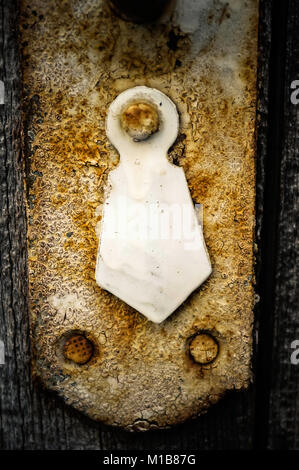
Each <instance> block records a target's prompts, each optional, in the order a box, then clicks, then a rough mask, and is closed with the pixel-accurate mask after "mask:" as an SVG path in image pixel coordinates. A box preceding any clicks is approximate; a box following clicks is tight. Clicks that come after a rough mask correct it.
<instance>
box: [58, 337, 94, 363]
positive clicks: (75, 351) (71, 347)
mask: <svg viewBox="0 0 299 470" xmlns="http://www.w3.org/2000/svg"><path fill="white" fill-rule="evenodd" d="M63 352H64V356H65V358H66V359H69V360H70V361H73V362H75V364H80V365H83V364H86V363H87V362H88V361H89V360H90V359H91V358H92V356H93V352H94V346H93V344H92V342H91V341H90V340H89V339H87V338H86V337H85V336H83V335H80V334H73V335H72V336H70V337H69V338H68V339H67V340H66V342H65V344H64V347H63Z"/></svg>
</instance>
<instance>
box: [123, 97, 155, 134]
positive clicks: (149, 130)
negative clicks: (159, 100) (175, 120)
mask: <svg viewBox="0 0 299 470" xmlns="http://www.w3.org/2000/svg"><path fill="white" fill-rule="evenodd" d="M121 124H122V127H123V129H124V130H125V131H126V132H127V133H128V134H129V136H130V137H132V138H133V139H134V140H135V141H141V140H145V139H147V138H148V137H149V136H151V135H152V134H154V133H155V132H157V130H158V129H159V115H158V111H157V109H156V108H155V106H153V105H152V104H149V103H132V104H130V105H129V106H128V107H127V108H126V109H125V110H124V111H123V113H122V116H121Z"/></svg>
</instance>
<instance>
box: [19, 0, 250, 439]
mask: <svg viewBox="0 0 299 470" xmlns="http://www.w3.org/2000/svg"><path fill="white" fill-rule="evenodd" d="M27 3H28V2H24V1H22V2H21V15H22V14H24V13H26V15H27V20H26V22H27V23H28V24H29V26H30V25H31V22H32V24H33V23H34V22H35V26H34V27H28V28H26V29H24V28H23V29H21V35H22V38H21V39H22V44H23V45H24V56H23V80H24V102H23V109H24V120H25V122H26V126H25V129H24V130H25V137H24V138H25V143H26V145H25V150H24V154H25V158H26V159H27V162H28V168H29V178H28V180H27V184H28V188H27V189H28V250H29V281H30V314H31V331H32V345H33V371H34V374H35V375H36V376H38V377H39V378H40V380H41V381H42V382H43V384H44V385H45V386H46V387H48V388H50V389H52V390H55V391H56V392H57V393H58V394H59V395H60V396H62V397H63V398H64V400H65V401H66V403H68V404H70V405H72V406H74V407H75V408H76V409H78V410H80V411H82V412H83V413H85V414H86V415H88V416H90V417H91V418H93V419H95V420H99V421H102V422H104V423H106V424H109V425H113V426H120V427H123V428H125V429H127V430H147V429H154V428H165V427H169V426H171V425H174V424H176V423H179V422H182V421H184V420H186V419H187V418H190V417H194V416H197V415H198V414H200V413H202V412H204V411H206V410H207V408H208V407H209V406H210V405H211V404H213V403H215V402H217V401H218V400H219V398H220V397H221V396H222V395H223V394H224V393H225V392H226V391H228V390H232V389H241V388H244V387H246V386H247V385H248V383H249V382H250V380H251V372H250V358H251V345H252V339H251V335H252V321H253V314H252V309H253V305H254V289H253V282H254V278H253V261H254V258H253V243H254V240H253V233H254V221H255V213H254V202H255V140H254V131H255V99H256V89H255V84H256V59H257V52H256V51H257V17H258V2H257V1H255V0H249V1H248V0H247V1H245V0H240V1H233V0H231V1H228V2H222V1H217V2H215V1H212V0H203V1H200V2H197V1H191V0H185V1H181V0H179V1H178V2H176V4H175V5H173V4H172V5H170V7H169V9H168V10H167V11H166V12H165V13H164V16H162V17H161V18H160V19H159V21H157V23H155V24H154V25H136V24H134V23H131V22H128V21H124V20H122V19H121V18H119V17H117V16H115V15H114V14H113V12H111V10H110V9H109V7H108V5H107V3H106V2H101V1H99V0H87V1H84V2H83V1H80V0H76V1H74V2H60V1H56V0H50V1H48V2H41V1H39V0H32V1H31V2H30V6H29V8H28V7H27ZM31 10H32V11H33V10H35V11H37V12H38V15H39V17H41V18H43V19H42V20H41V21H39V22H37V23H36V18H35V16H34V15H31ZM28 15H29V16H28ZM139 85H145V86H147V87H151V88H155V89H157V90H160V91H161V92H163V93H164V94H165V95H166V96H168V97H169V98H170V99H171V100H172V102H173V103H175V105H176V107H177V109H178V112H179V115H180V127H179V133H178V138H177V140H176V141H175V143H174V145H173V146H172V147H171V148H170V150H169V153H168V158H169V161H171V162H172V163H174V164H175V165H178V166H180V167H182V168H183V170H184V173H185V175H186V180H187V183H188V188H189V191H190V194H191V196H192V199H193V202H194V203H200V204H201V205H202V208H203V229H204V238H205V241H206V245H207V250H208V252H209V255H210V258H211V264H212V268H213V271H212V274H211V276H210V277H209V279H208V280H207V281H206V282H205V283H204V284H203V285H202V286H201V287H199V288H198V289H196V290H195V292H193V293H192V294H191V296H189V297H188V299H187V300H186V301H185V302H184V303H183V304H182V305H181V306H180V307H179V308H178V309H177V310H176V311H175V312H174V313H173V314H172V315H171V316H169V317H168V318H167V319H166V320H165V321H163V322H162V323H160V324H155V323H152V322H151V321H149V320H147V319H146V318H145V317H144V316H143V315H141V314H140V313H138V312H137V311H136V310H134V309H133V308H132V307H129V306H128V305H127V304H126V303H125V302H123V301H121V300H120V299H118V298H117V297H115V296H114V295H113V294H111V293H109V292H107V291H106V290H104V289H101V288H100V287H99V286H98V285H97V283H96V281H95V274H94V273H95V266H96V254H97V248H98V238H97V235H96V226H97V223H98V222H99V221H100V215H101V207H102V204H103V202H104V191H105V185H106V183H107V178H108V174H109V173H110V172H111V171H112V170H113V169H114V168H116V166H117V164H118V161H119V155H118V152H117V150H116V149H115V148H114V147H113V146H112V145H111V143H110V142H109V140H108V139H107V135H106V131H105V120H106V115H107V110H108V108H109V106H110V104H111V103H112V102H113V100H114V99H115V98H116V97H117V96H118V95H119V94H120V93H121V92H123V91H124V90H127V89H129V88H132V87H135V86H139Z"/></svg>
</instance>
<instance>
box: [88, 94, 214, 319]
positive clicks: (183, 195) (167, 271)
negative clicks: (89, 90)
mask: <svg viewBox="0 0 299 470" xmlns="http://www.w3.org/2000/svg"><path fill="white" fill-rule="evenodd" d="M178 130H179V116H178V113H177V109H176V106H175V105H174V103H173V102H172V101H171V100H170V99H169V98H168V97H167V96H166V95H165V94H164V93H161V92H160V91H158V90H156V89H153V88H148V87H145V86H137V87H134V88H131V89H128V90H126V91H124V92H123V93H121V94H120V95H119V96H118V97H117V98H116V99H115V100H114V101H113V102H112V104H111V105H110V108H109V111H108V116H107V122H106V132H107V136H108V138H109V140H110V142H111V143H112V144H113V145H114V147H115V148H116V149H117V150H118V152H119V154H120V163H119V165H118V166H117V168H116V169H114V170H112V171H111V172H110V174H109V176H108V184H107V188H106V194H105V202H104V204H103V214H102V220H101V229H100V240H99V247H98V256H97V264H96V272H95V278H96V282H97V284H98V285H99V286H100V287H102V288H103V289H106V290H107V291H109V292H111V293H112V294H114V295H115V296H117V297H119V298H120V299H122V300H123V301H124V302H126V303H127V304H128V305H130V306H131V307H133V308H134V309H136V310H137V311H138V312H140V313H141V314H143V315H144V316H146V317H147V318H148V319H149V320H151V321H152V322H155V323H161V322H162V321H163V320H165V319H166V318H167V317H168V316H169V315H170V314H171V313H173V312H174V310H176V309H177V308H178V307H179V306H180V305H181V304H182V302H184V300H186V298H187V297H188V296H189V295H190V294H191V292H193V291H194V290H195V289H196V288H198V287H199V286H200V285H201V284H202V283H203V282H204V281H205V280H206V279H207V278H208V276H209V275H210V274H211V271H212V268H211V263H210V259H209V255H208V252H207V249H206V246H205V242H204V238H203V233H202V227H201V225H200V224H199V222H198V220H197V216H196V212H195V208H194V205H193V202H192V199H191V196H190V192H189V189H188V184H187V181H186V178H185V174H184V170H183V169H182V168H180V167H177V166H175V165H173V164H171V163H170V162H169V161H168V160H167V151H168V149H169V147H170V146H171V145H172V144H173V143H174V141H175V139H176V137H177V135H178Z"/></svg>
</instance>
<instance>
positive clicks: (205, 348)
mask: <svg viewBox="0 0 299 470" xmlns="http://www.w3.org/2000/svg"><path fill="white" fill-rule="evenodd" d="M189 352H190V355H191V357H192V359H193V360H194V361H195V362H197V363H198V364H202V365H206V364H210V363H211V362H213V361H214V360H215V359H216V357H217V356H218V352H219V344H218V341H217V340H216V339H215V338H214V337H213V336H212V335H211V334H210V333H199V334H197V335H196V336H194V337H193V338H192V339H191V341H190V343H189Z"/></svg>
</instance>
